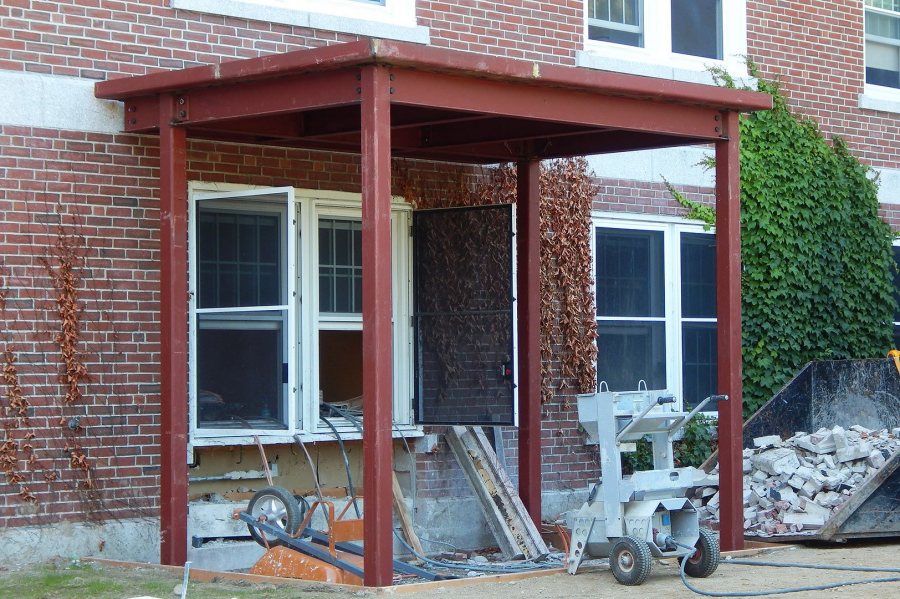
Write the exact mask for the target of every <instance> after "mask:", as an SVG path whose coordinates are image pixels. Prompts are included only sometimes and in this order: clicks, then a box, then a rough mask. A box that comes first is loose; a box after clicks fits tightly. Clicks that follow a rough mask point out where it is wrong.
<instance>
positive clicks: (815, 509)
mask: <svg viewBox="0 0 900 599" xmlns="http://www.w3.org/2000/svg"><path fill="white" fill-rule="evenodd" d="M800 509H802V510H803V511H804V512H806V513H807V514H815V515H817V516H821V517H822V522H825V521H826V520H828V518H829V517H830V516H831V510H830V509H828V508H826V507H823V506H821V505H819V504H817V503H816V502H814V501H812V500H806V499H803V500H801V501H800Z"/></svg>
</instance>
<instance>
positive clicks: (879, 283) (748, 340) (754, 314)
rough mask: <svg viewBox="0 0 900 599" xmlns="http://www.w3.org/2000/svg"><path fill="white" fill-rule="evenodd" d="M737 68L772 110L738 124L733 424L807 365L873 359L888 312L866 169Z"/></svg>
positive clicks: (884, 258)
mask: <svg viewBox="0 0 900 599" xmlns="http://www.w3.org/2000/svg"><path fill="white" fill-rule="evenodd" d="M748 67H749V70H750V72H751V74H752V75H753V76H754V77H756V80H757V84H756V85H757V91H761V92H765V93H768V94H770V95H771V96H772V98H773V103H774V108H773V109H772V110H770V111H765V112H755V113H753V114H750V115H748V116H742V117H741V119H740V135H741V148H740V161H741V236H742V238H741V252H742V259H743V276H742V280H741V293H742V311H743V321H742V326H743V357H744V415H745V417H746V416H749V415H751V414H752V413H753V412H755V411H756V410H757V409H759V407H760V406H761V405H762V404H763V403H765V402H766V401H768V399H769V398H771V397H772V395H773V394H774V393H775V392H776V391H777V390H778V389H780V388H781V387H782V386H783V385H784V384H785V383H786V382H787V381H788V380H790V378H791V377H792V376H793V375H794V373H795V372H797V371H798V370H799V369H800V368H801V367H802V366H803V365H804V364H805V363H807V362H809V361H811V360H823V359H844V358H866V357H880V356H884V354H885V351H886V350H887V349H888V348H890V346H891V334H892V328H893V326H892V321H893V313H894V309H895V303H894V299H893V296H892V291H893V284H892V274H893V272H894V261H893V255H892V249H891V246H892V240H893V237H892V234H891V231H890V227H889V226H888V225H887V224H886V223H885V222H883V221H882V220H881V219H880V218H879V216H878V194H877V186H876V183H875V182H874V181H873V180H872V178H871V177H870V174H871V169H870V168H869V167H867V166H865V165H863V164H861V163H860V162H859V160H858V159H856V158H855V157H854V156H853V155H852V154H851V153H850V151H849V150H848V148H847V145H846V143H845V142H844V141H843V140H841V139H839V138H835V139H834V140H833V142H832V143H831V144H829V143H828V142H827V141H826V139H825V137H824V135H823V134H822V132H821V131H820V129H819V127H818V124H817V123H816V122H815V121H814V120H812V119H810V118H807V117H800V116H797V115H795V114H793V113H792V112H791V110H790V108H789V106H788V103H787V100H786V98H785V97H784V96H783V95H782V93H781V91H780V89H779V87H778V85H777V84H776V83H774V82H771V81H767V80H765V79H764V78H762V77H760V74H759V72H758V71H757V69H756V66H755V65H754V64H753V63H748ZM713 74H714V76H715V77H716V78H717V79H718V81H719V83H720V84H721V85H724V86H726V87H736V84H735V81H734V79H733V78H731V77H729V76H728V74H727V73H726V72H725V71H723V70H721V69H713ZM706 163H707V165H709V164H711V162H710V161H709V160H708V161H706ZM675 197H676V199H679V196H678V195H676V196H675ZM679 201H680V200H679ZM688 208H690V206H688ZM695 216H699V217H700V218H702V219H703V220H704V221H705V222H706V223H708V224H712V220H713V218H714V217H713V215H712V212H709V213H707V214H697V213H695Z"/></svg>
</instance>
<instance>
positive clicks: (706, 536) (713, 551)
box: [678, 528, 720, 578]
mask: <svg viewBox="0 0 900 599" xmlns="http://www.w3.org/2000/svg"><path fill="white" fill-rule="evenodd" d="M694 547H695V548H696V551H694V555H692V556H691V557H680V558H678V563H679V564H680V563H681V562H683V561H684V560H685V559H686V560H687V563H686V564H684V573H685V574H687V575H688V576H691V577H693V578H706V577H708V576H711V575H712V573H713V572H715V571H716V568H718V567H719V558H720V553H719V539H717V538H716V535H715V533H713V531H711V530H710V529H708V528H701V529H700V538H699V539H697V544H696V545H694Z"/></svg>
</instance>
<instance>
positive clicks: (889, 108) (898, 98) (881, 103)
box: [859, 83, 900, 114]
mask: <svg viewBox="0 0 900 599" xmlns="http://www.w3.org/2000/svg"><path fill="white" fill-rule="evenodd" d="M859 107H860V108H862V109H865V110H878V111H881V112H894V113H898V114H900V89H894V88H892V87H883V86H881V85H871V84H869V83H867V84H866V88H865V92H864V93H862V94H860V96H859Z"/></svg>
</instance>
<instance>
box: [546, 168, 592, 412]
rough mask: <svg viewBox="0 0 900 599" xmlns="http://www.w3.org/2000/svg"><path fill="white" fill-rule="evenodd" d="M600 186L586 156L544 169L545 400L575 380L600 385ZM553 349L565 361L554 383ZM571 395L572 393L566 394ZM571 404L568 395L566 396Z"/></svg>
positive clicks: (581, 388)
mask: <svg viewBox="0 0 900 599" xmlns="http://www.w3.org/2000/svg"><path fill="white" fill-rule="evenodd" d="M596 195H597V185H596V184H595V183H594V178H593V177H592V176H591V175H590V174H589V172H588V165H587V161H586V160H585V159H584V158H572V159H567V160H554V161H550V162H546V163H544V164H543V168H542V169H541V205H540V221H541V399H542V401H544V402H547V401H550V400H551V399H552V398H553V396H554V394H555V392H556V391H557V390H560V391H563V390H566V389H567V388H568V386H569V383H570V381H574V383H575V392H577V393H588V392H590V391H593V390H594V389H595V388H596V385H597V345H596V343H595V340H596V338H597V320H596V318H597V316H596V315H597V312H596V309H595V307H594V281H593V278H592V277H591V260H592V257H591V245H590V231H591V230H592V227H591V206H592V204H593V200H594V196H596ZM554 353H555V354H556V356H557V357H558V359H559V362H560V373H559V374H560V376H559V379H558V380H559V385H558V387H557V388H556V389H554V387H553V373H552V370H551V365H552V360H553V356H554ZM567 397H568V396H567ZM564 405H566V407H568V399H565V400H564Z"/></svg>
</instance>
